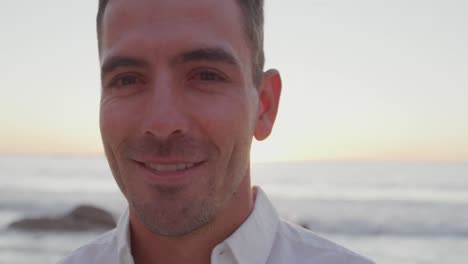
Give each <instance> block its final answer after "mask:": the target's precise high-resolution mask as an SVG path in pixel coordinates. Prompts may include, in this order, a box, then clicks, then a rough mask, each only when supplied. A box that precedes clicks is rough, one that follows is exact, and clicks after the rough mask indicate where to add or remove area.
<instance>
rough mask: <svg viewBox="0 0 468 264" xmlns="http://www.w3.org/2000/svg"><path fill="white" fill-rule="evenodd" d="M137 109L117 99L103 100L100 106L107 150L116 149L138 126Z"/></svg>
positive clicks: (100, 121)
mask: <svg viewBox="0 0 468 264" xmlns="http://www.w3.org/2000/svg"><path fill="white" fill-rule="evenodd" d="M134 110H135V109H132V107H130V106H129V105H127V104H125V103H123V102H119V101H117V100H109V101H103V102H102V103H101V108H100V120H99V123H100V128H101V135H102V140H103V143H104V147H105V148H111V149H107V150H106V151H109V150H112V151H113V152H114V151H115V149H116V148H117V147H118V146H119V145H120V143H121V142H122V141H123V140H124V139H125V138H126V137H127V136H128V135H129V133H131V130H132V128H133V129H134V128H135V126H136V123H135V120H134V118H132V117H134V116H135V113H134Z"/></svg>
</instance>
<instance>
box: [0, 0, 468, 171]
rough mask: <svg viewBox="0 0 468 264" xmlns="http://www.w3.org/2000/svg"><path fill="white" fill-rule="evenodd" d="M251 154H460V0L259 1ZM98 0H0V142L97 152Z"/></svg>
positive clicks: (442, 157) (22, 149)
mask: <svg viewBox="0 0 468 264" xmlns="http://www.w3.org/2000/svg"><path fill="white" fill-rule="evenodd" d="M265 2H266V6H265V19H266V24H265V53H266V68H276V69H278V70H280V72H281V74H282V79H283V92H282V97H281V103H280V109H279V113H278V119H277V122H276V125H275V128H274V132H273V134H272V136H271V137H270V138H269V139H267V140H266V141H263V142H259V143H254V146H253V151H252V159H253V160H254V161H257V162H263V161H294V160H430V161H468V48H467V47H468V26H467V25H468V1H464V0H459V1H456V0H386V1H383V0H354V1H347V0H342V1H339V0H288V1H284V0H266V1H265ZM96 11H97V0H80V1H61V0H44V1H29V0H2V8H1V9H0V32H1V34H2V35H1V41H0V47H1V49H0V53H1V58H2V63H1V64H0V71H1V80H2V82H1V83H2V85H1V87H0V89H1V96H0V110H1V111H0V153H7V154H8V153H49V154H74V155H76V154H78V155H82V154H101V153H102V145H101V139H100V134H99V125H98V112H99V96H100V80H99V65H98V54H97V43H96V33H95V24H94V23H95V13H96Z"/></svg>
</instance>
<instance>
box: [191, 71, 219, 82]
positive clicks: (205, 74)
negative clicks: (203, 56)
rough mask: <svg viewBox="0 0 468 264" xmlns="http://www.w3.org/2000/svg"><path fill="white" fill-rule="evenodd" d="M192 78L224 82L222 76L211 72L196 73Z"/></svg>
mask: <svg viewBox="0 0 468 264" xmlns="http://www.w3.org/2000/svg"><path fill="white" fill-rule="evenodd" d="M192 78H193V79H199V80H201V81H222V82H223V81H226V78H225V77H224V76H222V75H221V74H219V73H216V72H213V71H201V72H198V73H196V74H195V75H194V76H193V77H192Z"/></svg>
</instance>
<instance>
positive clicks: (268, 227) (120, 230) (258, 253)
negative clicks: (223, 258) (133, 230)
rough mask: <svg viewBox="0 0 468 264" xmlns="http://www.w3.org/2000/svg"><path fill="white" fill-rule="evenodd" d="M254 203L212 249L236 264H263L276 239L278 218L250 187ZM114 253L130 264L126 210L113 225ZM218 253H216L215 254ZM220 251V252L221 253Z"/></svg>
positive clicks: (263, 195)
mask: <svg viewBox="0 0 468 264" xmlns="http://www.w3.org/2000/svg"><path fill="white" fill-rule="evenodd" d="M254 191H255V192H256V194H257V195H256V199H255V204H254V209H253V210H252V212H251V213H250V215H249V217H248V218H247V219H246V220H245V221H244V223H242V225H241V226H240V227H239V228H238V229H237V230H236V231H235V232H234V233H233V234H232V235H231V236H229V237H228V238H227V239H226V240H224V241H223V242H222V243H220V244H219V245H217V246H216V247H215V250H213V254H215V253H214V252H216V251H217V250H216V249H219V248H228V249H229V250H230V251H231V253H232V255H233V256H234V258H235V260H236V262H237V263H266V261H267V260H268V256H269V255H270V251H271V248H272V247H273V242H274V239H275V236H276V230H277V228H278V224H279V216H278V213H277V212H276V210H275V208H274V207H273V205H272V204H271V202H270V201H269V200H268V198H267V196H266V194H265V193H264V192H263V190H262V189H260V187H254ZM116 232H117V250H118V254H119V259H120V260H121V261H123V263H125V264H133V263H134V262H133V258H132V255H131V250H130V228H129V211H128V208H127V209H126V210H125V212H124V213H123V214H122V215H121V217H120V219H119V221H118V224H117V230H116ZM218 251H219V250H218ZM223 251H224V250H223Z"/></svg>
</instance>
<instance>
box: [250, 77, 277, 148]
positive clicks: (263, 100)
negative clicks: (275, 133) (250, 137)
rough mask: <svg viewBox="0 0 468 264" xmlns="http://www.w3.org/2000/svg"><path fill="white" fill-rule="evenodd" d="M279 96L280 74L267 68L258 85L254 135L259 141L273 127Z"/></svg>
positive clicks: (267, 134) (266, 135) (265, 136)
mask: <svg viewBox="0 0 468 264" xmlns="http://www.w3.org/2000/svg"><path fill="white" fill-rule="evenodd" d="M280 96H281V76H280V74H279V72H278V71H277V70H274V69H273V70H268V71H267V72H265V73H264V74H263V82H262V85H261V87H260V96H259V104H258V108H259V109H258V115H257V123H256V126H255V133H254V136H255V138H256V139H257V140H259V141H261V140H264V139H266V138H267V137H268V136H269V135H270V134H271V131H272V129H273V124H274V123H275V120H276V114H277V113H278V106H279V100H280Z"/></svg>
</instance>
